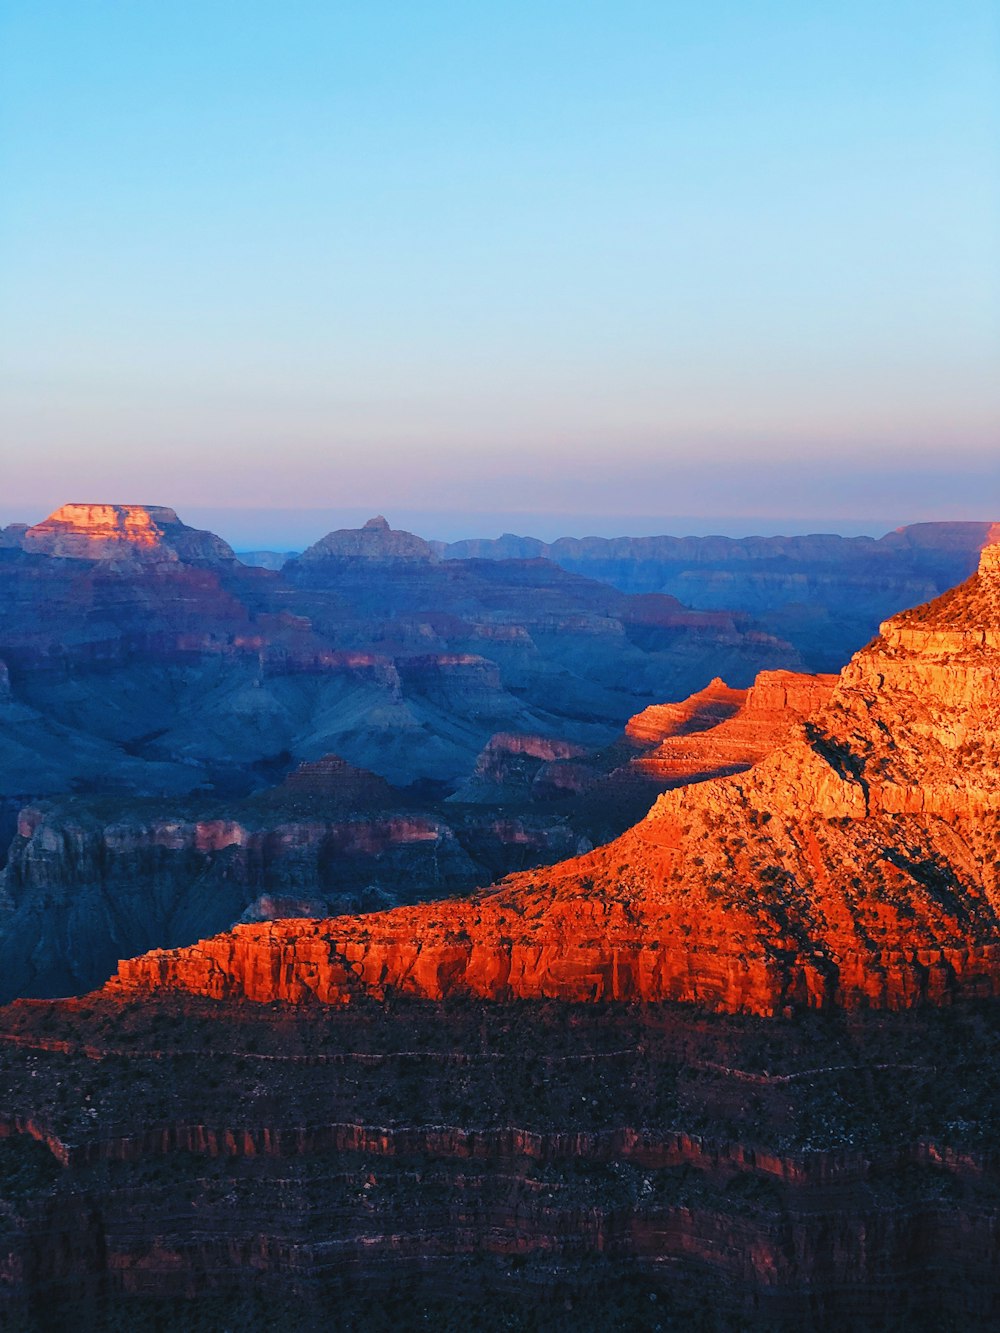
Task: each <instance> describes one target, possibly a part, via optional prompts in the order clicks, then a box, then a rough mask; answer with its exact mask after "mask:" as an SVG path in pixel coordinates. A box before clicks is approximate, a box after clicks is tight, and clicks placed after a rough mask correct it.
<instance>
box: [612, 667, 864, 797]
mask: <svg viewBox="0 0 1000 1333" xmlns="http://www.w3.org/2000/svg"><path fill="white" fill-rule="evenodd" d="M837 680H838V678H837V677H836V676H829V675H806V674H804V673H800V672H794V671H762V672H761V673H760V675H759V676H758V677H757V679H756V680H755V681H754V683H753V685H751V687H750V688H749V690H729V689H728V687H727V686H725V685H724V684H723V683H722V681H718V680H717V681H713V682H712V684H711V685H709V686H708V687H707V688H706V689H705V690H703V691H702V692H701V694H696V695H692V696H691V698H690V699H688V700H686V701H685V702H684V703H682V704H664V705H659V706H654V707H653V708H648V709H646V710H645V712H643V713H640V714H639V715H638V717H636V718H633V719H632V721H631V722H630V723H629V725H628V727H627V728H626V734H627V735H628V736H629V738H630V739H632V740H635V741H637V742H638V741H646V742H647V743H648V740H650V739H652V738H653V737H654V736H655V735H656V732H657V729H658V728H662V739H661V740H660V743H659V744H658V745H657V746H656V747H655V749H652V750H649V751H647V752H646V753H644V754H643V755H641V756H640V757H637V758H635V759H633V760H632V762H631V767H632V768H634V769H635V770H636V771H637V772H639V773H642V774H645V775H646V776H648V777H651V778H655V779H656V780H657V781H658V782H660V783H661V784H665V785H668V786H681V785H683V784H686V783H688V782H695V781H703V780H704V779H706V778H715V777H725V776H726V775H728V774H731V773H742V772H743V771H744V770H745V769H748V768H751V767H752V766H753V765H754V764H756V763H758V762H759V761H760V760H761V759H763V758H764V757H765V756H766V755H768V754H770V753H771V751H772V750H775V749H777V748H778V747H779V746H780V745H781V744H782V743H783V742H784V741H785V740H787V739H788V738H789V737H790V735H791V733H792V731H793V729H794V728H795V726H796V724H799V723H801V722H802V721H803V720H804V719H806V718H808V717H810V716H812V714H813V713H817V712H819V711H820V709H822V708H823V707H824V705H825V704H826V703H827V702H828V701H829V699H830V696H831V694H832V693H833V690H834V687H835V686H836V684H837Z"/></svg>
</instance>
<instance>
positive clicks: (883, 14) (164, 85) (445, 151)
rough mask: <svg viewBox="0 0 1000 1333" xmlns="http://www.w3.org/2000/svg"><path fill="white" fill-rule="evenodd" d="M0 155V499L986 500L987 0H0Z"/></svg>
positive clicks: (998, 501) (992, 37)
mask: <svg viewBox="0 0 1000 1333" xmlns="http://www.w3.org/2000/svg"><path fill="white" fill-rule="evenodd" d="M0 179H2V181H3V186H2V190H0V522H2V521H11V520H13V519H15V518H20V519H23V520H25V521H32V520H35V519H37V518H40V517H42V516H43V515H44V514H45V513H47V512H49V511H50V510H51V509H53V508H55V507H56V506H57V505H59V504H61V503H63V502H65V501H68V500H78V501H92V500H107V501H118V502H128V503H159V504H169V505H172V506H173V507H174V508H176V509H177V510H178V511H179V512H180V513H181V516H182V517H187V518H189V521H191V520H192V519H197V520H198V521H199V522H204V521H206V519H208V520H209V526H213V527H215V529H216V530H217V531H220V532H221V533H222V534H223V535H224V536H228V537H230V539H232V540H236V541H237V542H238V543H239V544H240V545H242V546H247V545H256V544H261V545H267V544H278V545H284V546H287V547H295V546H297V545H301V544H303V543H304V542H305V541H306V540H312V539H314V538H315V537H316V536H318V535H320V533H321V532H322V531H323V530H325V527H326V526H333V525H334V523H333V522H332V521H331V522H330V523H327V522H326V520H325V516H326V515H330V516H332V517H333V518H337V517H339V518H340V519H341V520H343V517H344V516H345V515H356V516H357V517H358V518H359V519H362V518H363V517H364V516H366V515H368V514H374V513H377V512H384V513H386V514H387V515H388V516H389V517H390V519H392V521H393V522H394V523H398V522H401V521H404V520H405V521H407V522H409V523H410V524H411V525H413V526H418V527H420V528H421V529H422V530H423V531H424V533H425V535H427V536H438V537H461V536H468V535H492V534H494V533H496V532H499V531H501V530H505V529H507V530H510V529H513V530H516V531H521V532H532V533H536V534H538V535H541V536H547V537H551V536H555V535H558V534H560V533H584V532H604V533H606V534H608V535H611V534H614V533H628V532H640V531H681V530H686V531H710V530H715V531H723V530H724V531H729V532H732V533H734V534H736V535H738V534H739V533H740V532H752V531H772V532H779V531H789V532H791V531H802V530H809V529H813V530H816V529H822V530H829V531H845V532H846V531H851V532H855V531H862V530H864V531H869V530H872V531H874V530H879V531H884V530H885V529H886V528H888V527H891V526H895V525H897V524H898V523H903V522H907V521H913V520H926V519H935V518H942V519H944V518H998V517H1000V374H998V366H1000V10H998V9H997V7H996V5H995V4H994V3H993V0H988V2H987V0H936V2H935V3H930V2H929V0H892V2H885V0H839V2H838V3H837V4H830V3H827V2H826V0H823V3H820V2H819V0H754V2H753V3H752V4H748V3H747V2H746V0H614V2H613V3H611V2H605V0H530V3H529V2H528V0H504V3H503V4H498V3H492V4H487V3H482V2H481V3H475V0H448V2H445V0H416V2H415V0H353V3H343V2H341V3H338V2H337V0H322V2H320V0H280V3H279V2H277V0H170V3H169V4H164V3H163V0H130V3H128V4H127V5H125V4H121V3H111V2H110V0H89V3H87V4H86V5H81V4H79V3H77V2H76V0H63V2H61V3H56V2H54V0H3V3H2V4H0ZM189 516H190V517H189ZM317 527H318V531H317Z"/></svg>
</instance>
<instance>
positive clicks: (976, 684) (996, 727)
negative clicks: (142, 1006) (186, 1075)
mask: <svg viewBox="0 0 1000 1333" xmlns="http://www.w3.org/2000/svg"><path fill="white" fill-rule="evenodd" d="M996 536H997V538H1000V531H997V532H996ZM998 678H1000V547H998V546H992V547H989V548H987V549H986V550H985V551H984V553H983V557H982V560H981V563H980V569H979V572H978V574H977V575H975V576H973V578H972V579H970V580H969V581H968V582H967V583H965V584H962V585H961V586H960V587H958V588H956V589H953V590H952V591H951V592H950V593H947V594H945V596H943V597H941V598H938V599H937V601H935V602H931V603H929V604H927V605H926V606H923V607H920V608H917V609H916V610H914V611H909V612H905V613H904V614H903V615H901V616H897V617H895V618H894V619H893V620H891V621H888V622H887V623H886V624H884V625H883V626H882V632H881V634H880V636H879V637H878V638H877V639H876V640H875V641H874V642H873V643H872V644H870V645H869V646H868V647H867V648H866V649H864V650H863V651H862V652H860V653H858V654H857V655H856V657H855V658H854V659H853V660H852V662H851V663H850V664H849V665H848V667H847V668H845V670H844V671H843V672H842V673H841V676H840V678H839V681H838V682H837V684H836V688H834V689H833V691H832V694H831V695H830V697H829V699H828V701H827V703H826V704H825V706H823V707H821V709H820V711H819V712H818V713H815V714H813V715H812V716H811V717H808V718H806V720H804V721H801V722H798V723H796V724H795V725H794V726H793V727H792V728H791V729H790V732H789V734H788V738H787V740H786V741H785V743H784V744H783V745H782V746H781V747H780V748H779V749H778V750H776V751H774V752H773V753H772V754H770V755H769V756H768V757H767V758H766V759H764V760H763V761H762V762H760V763H759V764H757V766H756V767H754V768H752V769H751V770H750V771H749V772H746V773H741V774H739V775H737V776H733V777H728V778H722V779H717V780H713V781H710V782H704V783H701V784H697V785H693V786H687V787H684V788H682V789H678V790H674V791H670V792H667V793H666V794H664V795H663V796H661V797H659V799H658V800H657V802H656V804H655V805H654V807H653V809H652V810H651V811H650V813H649V815H648V816H647V818H646V819H645V820H643V821H642V822H641V823H640V824H638V825H636V826H635V827H634V828H632V829H630V830H629V831H628V832H627V833H626V834H624V835H623V836H622V837H621V838H619V839H617V840H616V841H615V842H613V843H611V844H609V845H608V846H606V847H602V848H599V849H597V850H596V851H594V852H591V853H589V854H587V855H586V856H581V857H578V858H576V859H574V860H572V861H567V862H564V863H562V864H560V865H557V866H555V867H552V868H549V869H546V870H541V871H535V872H531V873H528V874H523V875H517V876H513V877H511V878H510V879H508V880H506V881H504V883H502V884H501V885H500V886H499V887H498V888H497V889H495V890H493V891H489V892H486V893H483V894H481V895H479V896H478V897H476V898H474V899H472V900H469V901H451V902H446V903H434V904H427V905H421V906H419V907H410V908H401V909H398V910H396V911H393V912H388V913H380V914H375V915H371V916H366V917H365V916H363V917H357V918H340V919H336V920H328V921H282V922H276V923H269V924H266V925H261V926H248V927H240V928H237V929H236V930H234V931H233V932H231V933H230V934H227V935H223V936H219V937H216V938H215V939H212V940H207V941H203V942H202V943H200V944H198V945H196V946H193V947H192V948H189V949H181V950H174V951H156V952H153V953H150V954H147V955H144V956H143V957H141V958H137V959H133V960H131V961H129V962H126V963H122V964H121V967H120V970H119V973H118V976H117V978H116V979H115V980H114V981H112V982H111V983H110V984H109V986H110V991H111V993H117V994H119V995H122V994H129V993H132V992H136V991H143V990H147V989H150V988H154V989H155V988H160V987H167V988H174V989H179V990H182V991H190V992H194V993H196V994H203V995H209V996H215V997H219V998H222V997H227V996H234V997H242V996H245V997H247V998H249V999H252V1000H260V1001H273V1000H284V1001H288V1002H291V1003H299V1002H302V1001H305V1000H307V999H310V998H312V997H314V998H316V999H318V1000H320V1001H322V1002H325V1003H333V1004H342V1003H347V1002H348V1001H349V1000H350V999H351V997H352V996H353V995H355V994H357V993H358V992H359V991H365V992H369V993H374V994H383V993H385V992H386V991H387V990H389V989H393V990H398V991H402V992H407V993H411V994H414V995H419V996H426V997H429V998H434V999H437V998H441V997H443V996H448V995H452V994H465V995H474V996H479V997H483V998H488V999H497V1000H502V999H505V998H508V997H512V996H521V997H553V998H561V999H566V1000H576V1001H586V1000H591V999H593V1000H599V999H605V998H607V999H621V1000H643V1001H661V1000H677V1001H689V1002H694V1003H698V1004H701V1005H706V1006H709V1007H712V1008H716V1009H722V1010H746V1011H751V1012H755V1013H760V1014H775V1013H780V1012H782V1011H784V1010H785V1009H786V1008H787V1007H788V1006H797V1005H802V1006H809V1007H817V1008H818V1007H826V1006H832V1005H844V1006H862V1005H868V1006H876V1007H886V1008H904V1007H907V1006H910V1005H912V1004H915V1003H918V1002H921V1001H932V1002H946V1001H948V1000H950V999H952V998H954V997H957V996H969V995H982V996H986V995H989V996H994V995H1000V930H998V924H1000V785H998V783H997V771H998V762H1000V701H998V696H997V691H996V682H997V680H998ZM759 685H760V693H759V697H758V700H757V704H756V705H754V706H759V707H760V708H761V709H762V710H763V712H765V713H766V712H768V711H778V712H784V711H785V710H786V709H787V703H788V698H787V689H788V682H787V681H783V680H782V679H780V678H779V677H772V678H770V679H763V680H761V681H760V682H759ZM754 688H755V689H756V688H757V686H755V687H754ZM813 689H815V690H816V691H818V692H820V693H821V692H822V691H824V690H825V689H826V683H824V682H820V683H819V684H817V685H815V686H810V687H807V689H806V693H807V694H810V691H811V690H813ZM782 691H784V692H785V693H782ZM816 697H818V696H812V695H811V694H810V697H808V698H806V699H804V700H803V701H802V705H803V707H802V711H803V712H805V711H808V708H807V705H809V704H811V703H812V702H815V701H816ZM750 704H751V701H750V700H749V699H748V701H747V707H748V708H749V707H750ZM735 720H736V718H735V716H734V717H733V718H731V719H730V721H729V723H727V724H726V725H732V724H733V723H734V722H735ZM687 739H688V740H690V739H691V738H690V737H688V738H687Z"/></svg>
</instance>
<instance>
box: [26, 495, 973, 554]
mask: <svg viewBox="0 0 1000 1333" xmlns="http://www.w3.org/2000/svg"><path fill="white" fill-rule="evenodd" d="M67 502H73V503H76V502H79V503H105V502H107V503H119V504H121V503H125V504H128V503H147V504H166V505H167V506H168V507H169V508H172V509H174V510H175V511H176V512H177V514H178V517H179V518H180V519H181V520H182V521H183V522H185V523H187V524H188V525H189V526H190V527H194V528H203V529H207V530H208V531H210V532H214V533H216V534H217V535H218V536H220V537H223V538H224V539H225V540H226V541H227V542H229V544H230V545H231V546H232V547H233V548H234V549H235V550H237V551H255V550H272V551H301V550H303V549H304V548H305V547H306V546H309V545H311V544H312V543H313V542H315V541H318V540H319V538H321V537H323V536H325V535H326V534H327V533H328V532H331V531H333V530H335V529H337V528H358V527H361V526H362V525H363V524H364V523H365V522H367V521H368V519H370V518H374V517H375V516H376V515H381V516H382V517H384V518H386V519H387V520H388V521H389V523H390V525H391V526H392V527H393V528H397V529H399V528H402V529H405V530H407V531H410V532H415V533H416V534H417V535H418V536H421V537H424V538H426V539H427V540H429V541H444V542H456V541H463V540H467V539H471V538H486V539H489V538H497V537H501V536H503V535H505V534H514V535H516V536H519V537H534V538H537V539H539V540H541V541H546V542H551V541H555V540H556V539H557V538H559V537H577V538H580V537H657V536H672V537H707V536H722V537H733V538H740V537H795V536H807V535H815V534H818V533H834V534H837V535H839V536H842V537H862V536H867V537H876V538H877V537H882V536H884V535H885V534H886V533H888V532H892V531H894V530H895V529H897V528H900V527H904V526H906V525H908V524H910V523H922V522H948V521H958V522H962V521H966V522H992V521H994V516H993V515H990V514H988V513H984V512H977V513H970V514H967V515H962V516H959V517H957V518H954V519H952V520H949V519H940V518H927V517H913V516H912V515H901V516H897V517H895V518H883V519H868V520H854V521H852V520H849V519H844V520H840V521H837V522H830V521H829V520H827V519H823V518H822V517H812V518H805V519H801V520H789V519H785V518H780V517H776V516H771V517H767V516H757V517H755V518H745V519H742V520H735V519H733V518H732V517H731V516H725V515H717V516H707V515H695V516H692V515H682V514H674V515H649V514H647V515H630V516H628V517H627V518H623V517H621V516H615V515H608V514H580V515H565V514H544V513H530V512H524V511H508V512H505V513H497V512H495V511H485V512H481V513H468V512H464V513H462V512H458V511H450V512H449V511H440V510H418V509H408V508H405V507H388V506H381V507H379V506H367V507H364V506H362V507H356V506H352V507H338V506H333V507H329V508H326V507H323V508H320V507H316V508H309V509H282V508H278V507H276V508H259V509H258V508H254V509H250V508H237V507H231V508H219V507H206V506H200V505H176V504H174V505H171V504H170V502H169V500H166V499H164V498H163V497H158V498H153V499H150V498H149V497H147V498H146V499H145V500H137V499H136V498H135V497H134V496H133V497H131V498H127V497H123V496H110V495H105V496H99V497H97V496H93V495H88V496H76V497H74V498H73V501H67ZM58 507H59V506H58V505H55V504H53V505H49V506H47V507H46V506H42V507H38V506H35V507H32V506H27V507H24V508H21V507H11V506H9V505H6V504H0V527H5V526H6V525H8V524H11V523H29V524H30V523H37V522H40V521H41V520H42V519H43V518H45V517H47V516H48V514H50V513H51V512H53V511H54V510H55V509H56V508H58ZM998 512H1000V510H998Z"/></svg>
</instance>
